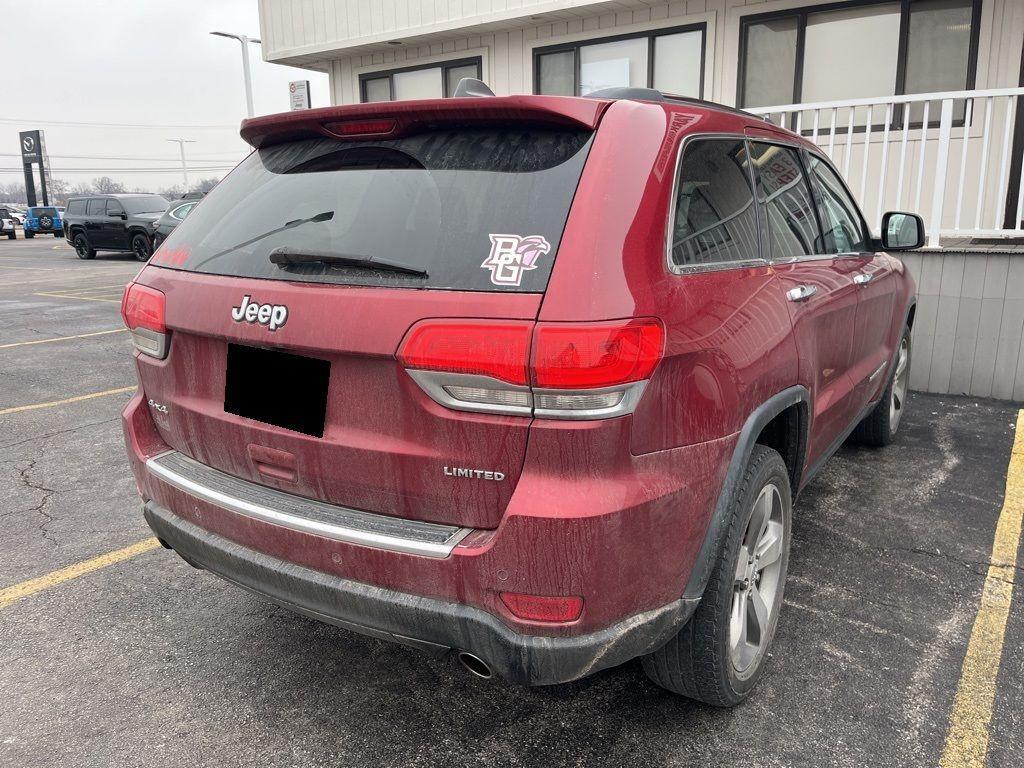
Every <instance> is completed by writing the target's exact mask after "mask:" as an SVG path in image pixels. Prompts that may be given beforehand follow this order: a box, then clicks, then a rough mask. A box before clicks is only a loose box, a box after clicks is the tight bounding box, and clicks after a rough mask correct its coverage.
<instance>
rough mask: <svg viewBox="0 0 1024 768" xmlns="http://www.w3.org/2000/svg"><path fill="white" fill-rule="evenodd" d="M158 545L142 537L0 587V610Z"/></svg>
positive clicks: (152, 540)
mask: <svg viewBox="0 0 1024 768" xmlns="http://www.w3.org/2000/svg"><path fill="white" fill-rule="evenodd" d="M159 546H160V542H159V541H157V540H156V539H144V540H143V541H140V542H138V543H136V544H132V545H131V546H130V547H125V548H124V549H116V550H114V551H113V552H108V553H107V554H105V555H100V556H99V557H94V558H92V559H90V560H83V561H82V562H80V563H75V564H74V565H69V566H68V567H67V568H61V569H60V570H59V571H53V572H52V573H48V574H46V575H45V576H39V577H37V578H34V579H29V580H28V581H23V582H21V583H20V584H15V585H13V586H10V587H6V588H4V589H0V610H2V609H4V608H6V607H7V606H9V605H10V604H11V603H13V602H16V601H18V600H21V599H23V598H26V597H28V596H29V595H34V594H35V593H36V592H42V591H43V590H44V589H49V588H50V587H55V586H57V585H58V584H63V583H64V582H65V581H70V580H71V579H77V578H78V577H79V576H84V575H85V574H87V573H92V572H93V571H98V570H99V569H100V568H106V567H107V566H108V565H114V564H115V563H120V562H121V561H122V560H127V559H128V558H131V557H135V556H136V555H141V554H142V553H143V552H149V551H150V550H153V549H156V548H157V547H159Z"/></svg>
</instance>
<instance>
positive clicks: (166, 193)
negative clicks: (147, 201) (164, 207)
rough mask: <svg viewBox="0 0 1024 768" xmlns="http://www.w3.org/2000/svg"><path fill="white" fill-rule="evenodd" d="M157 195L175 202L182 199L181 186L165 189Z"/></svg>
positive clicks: (176, 185)
mask: <svg viewBox="0 0 1024 768" xmlns="http://www.w3.org/2000/svg"><path fill="white" fill-rule="evenodd" d="M157 194H159V195H160V196H161V197H166V198H167V199H168V200H174V199H175V198H177V197H181V184H175V185H173V186H170V187H164V188H163V189H161V190H160V191H159V192H158V193H157Z"/></svg>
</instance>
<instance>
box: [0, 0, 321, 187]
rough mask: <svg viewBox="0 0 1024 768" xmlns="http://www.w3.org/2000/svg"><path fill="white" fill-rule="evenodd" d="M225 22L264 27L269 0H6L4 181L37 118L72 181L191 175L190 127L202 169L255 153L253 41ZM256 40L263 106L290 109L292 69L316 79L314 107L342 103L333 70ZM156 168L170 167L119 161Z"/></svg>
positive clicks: (1, 79)
mask: <svg viewBox="0 0 1024 768" xmlns="http://www.w3.org/2000/svg"><path fill="white" fill-rule="evenodd" d="M30 18H31V19H32V20H33V21H32V22H31V24H28V25H27V26H25V27H23V28H19V24H20V22H21V21H23V20H25V21H27V20H28V19H30ZM213 30H222V31H226V32H234V33H239V34H247V35H250V36H253V37H258V36H259V14H258V12H257V0H177V1H176V2H172V3H168V2H159V1H158V0H45V2H43V3H31V2H26V1H25V0H0V183H3V184H7V183H10V182H12V181H17V180H19V179H21V178H22V171H21V160H20V155H19V147H18V131H22V130H31V129H34V128H40V129H43V130H44V131H45V133H46V148H47V151H48V153H49V155H50V158H51V163H50V165H51V173H52V175H53V176H54V177H55V178H62V179H66V180H67V181H68V182H69V183H70V184H71V185H75V184H77V183H79V182H83V181H91V180H92V179H93V178H94V177H96V176H102V175H108V176H112V177H114V178H115V179H117V180H118V181H121V182H122V183H124V184H125V185H126V186H128V187H129V188H131V187H135V186H141V187H146V188H150V189H154V190H156V189H159V188H162V187H167V186H171V185H173V184H180V183H181V169H180V163H175V162H174V161H175V160H176V159H177V157H178V145H177V144H172V143H170V142H168V141H167V140H166V139H168V138H179V137H180V138H186V139H193V140H194V141H195V142H196V143H194V144H187V145H186V146H185V151H186V156H187V157H189V158H191V162H190V168H192V166H194V169H192V170H191V172H190V174H189V175H190V180H191V181H195V180H196V179H199V178H201V177H204V176H216V177H218V178H219V177H220V176H223V175H224V173H226V172H227V170H226V168H225V166H233V165H234V164H236V163H237V162H238V161H239V160H241V159H242V158H243V157H244V156H245V154H246V145H245V143H244V142H242V140H241V139H239V138H238V123H239V121H240V120H241V119H242V118H244V117H245V91H244V89H243V85H242V60H241V52H240V47H241V46H240V45H239V43H238V42H236V41H234V40H228V39H226V38H220V37H212V36H211V35H210V34H209V32H211V31H213ZM250 48H251V49H252V50H251V51H250V53H251V59H250V61H251V63H252V76H253V90H254V94H255V107H256V114H258V115H261V114H269V113H272V112H283V111H286V110H287V109H288V81H290V80H309V81H310V85H311V89H312V100H313V106H314V107H317V106H327V105H328V104H329V103H330V98H329V95H328V85H327V75H325V74H321V73H319V72H312V71H309V70H302V69H295V68H292V67H282V66H280V65H277V64H267V63H265V62H264V61H263V60H262V57H261V52H260V47H259V46H258V45H252V46H250ZM61 123H118V124H129V125H137V126H145V127H132V128H122V127H95V126H72V125H61ZM188 126H196V127H188ZM198 126H215V127H198ZM70 156H73V157H70ZM115 157H117V158H132V159H117V160H115V159H106V158H115ZM204 165H205V166H207V167H208V168H211V169H212V168H213V167H218V169H217V170H215V171H214V170H208V171H206V172H205V173H204V172H203V171H202V170H200V167H201V166H204ZM152 168H166V169H169V170H168V172H154V171H151V170H143V171H139V172H129V171H127V170H121V171H118V170H116V169H152ZM74 169H84V170H79V171H74Z"/></svg>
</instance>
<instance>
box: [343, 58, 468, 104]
mask: <svg viewBox="0 0 1024 768" xmlns="http://www.w3.org/2000/svg"><path fill="white" fill-rule="evenodd" d="M482 68H483V67H482V62H481V59H480V57H479V56H477V57H474V58H472V59H458V60H457V61H446V62H443V63H441V64H424V65H421V66H418V67H402V68H401V69H389V70H385V71H382V72H368V73H366V74H365V75H360V76H359V100H360V101H362V102H364V103H365V102H370V101H406V100H408V99H441V98H445V99H447V98H449V97H450V96H451V95H452V94H453V93H455V89H456V88H457V87H458V85H459V81H460V80H461V79H462V78H464V77H473V78H476V79H477V80H479V79H480V78H481V77H482V76H483V75H482Z"/></svg>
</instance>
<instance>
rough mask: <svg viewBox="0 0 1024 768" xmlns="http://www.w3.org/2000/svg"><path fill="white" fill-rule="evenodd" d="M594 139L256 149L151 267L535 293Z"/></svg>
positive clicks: (578, 135) (495, 135) (531, 133)
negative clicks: (384, 265) (394, 267)
mask: <svg viewBox="0 0 1024 768" xmlns="http://www.w3.org/2000/svg"><path fill="white" fill-rule="evenodd" d="M591 137H592V133H591V132H589V131H576V130H567V129H548V128H540V127H537V128H514V129H513V128H508V129H498V128H488V129H462V130H440V131H431V132H428V133H421V134H416V135H413V136H408V137H404V138H398V139H392V140H378V141H361V142H352V141H336V140H331V139H309V140H304V141H297V142H292V143H287V144H281V145H277V146H273V147H267V148H264V149H260V150H257V151H256V152H253V153H252V154H251V155H250V156H249V157H248V158H246V159H245V160H244V161H243V162H242V163H241V165H239V167H238V168H236V169H235V170H234V171H232V172H231V173H230V174H229V175H228V176H227V178H225V179H224V180H223V181H222V182H221V183H220V184H218V185H217V187H215V188H214V189H213V190H212V191H211V192H210V193H209V194H208V195H207V196H206V198H205V199H204V200H203V204H202V205H200V206H197V207H196V208H195V210H193V211H192V212H191V213H190V214H189V216H188V218H186V219H185V220H184V221H183V222H182V223H181V225H180V226H178V227H177V228H176V229H175V230H174V232H173V233H172V234H171V235H170V237H169V238H168V239H167V241H166V242H165V244H164V246H163V247H162V248H161V249H160V251H158V253H157V256H156V257H155V258H154V261H153V262H152V263H154V264H156V265H157V266H163V267H170V268H174V269H184V270H189V271H194V272H204V273H209V274H217V275H232V276H239V277H251V278H261V279H270V280H290V281H302V282H316V283H336V284H345V285H394V286H399V287H415V288H424V287H427V288H447V289H458V290H469V291H523V292H540V291H543V290H544V288H545V287H546V285H547V281H548V277H549V275H550V274H551V267H552V265H553V263H554V260H555V255H556V253H557V251H558V245H559V242H560V241H561V238H562V231H563V229H564V228H565V222H566V218H567V216H568V213H569V207H570V205H571V203H572V199H573V195H574V194H575V192H576V187H577V185H578V183H579V179H580V174H581V172H582V170H583V165H584V162H585V160H586V156H587V153H588V151H589V148H590V143H591ZM282 254H284V255H282ZM272 258H273V260H272ZM318 258H319V259H322V260H319V261H318V260H317V259H318ZM346 260H347V261H348V262H349V263H345V262H346ZM374 260H377V261H379V262H388V263H389V264H390V265H392V267H393V266H394V265H397V266H398V267H400V268H401V269H400V270H395V269H393V268H390V269H389V268H374V267H373V266H372V261H374ZM357 262H363V263H357ZM365 262H371V264H370V265H369V266H368V265H367V264H366V263H365ZM382 267H383V265H382ZM423 273H425V275H424V274H423Z"/></svg>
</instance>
